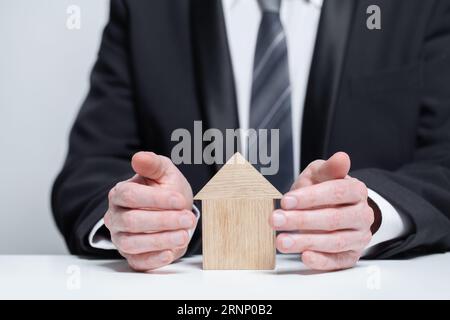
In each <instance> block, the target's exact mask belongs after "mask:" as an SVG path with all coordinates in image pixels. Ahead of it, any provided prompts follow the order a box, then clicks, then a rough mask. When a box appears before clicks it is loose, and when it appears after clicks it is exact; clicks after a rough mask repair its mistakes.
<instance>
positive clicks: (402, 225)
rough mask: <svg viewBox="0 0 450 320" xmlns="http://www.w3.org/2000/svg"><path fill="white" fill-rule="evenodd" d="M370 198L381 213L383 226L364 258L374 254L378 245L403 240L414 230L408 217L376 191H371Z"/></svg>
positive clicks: (374, 236) (373, 238)
mask: <svg viewBox="0 0 450 320" xmlns="http://www.w3.org/2000/svg"><path fill="white" fill-rule="evenodd" d="M369 198H370V199H372V200H373V202H375V204H376V205H377V206H378V208H379V209H380V211H381V216H382V219H381V225H380V228H379V229H378V231H377V232H376V233H375V234H374V235H373V237H372V240H371V241H370V243H369V245H368V246H367V248H366V249H365V250H364V254H363V256H366V255H369V254H371V253H372V251H373V249H374V248H375V246H376V245H378V244H380V243H383V242H386V241H389V240H393V239H397V238H401V237H403V236H405V235H407V234H408V233H410V232H411V230H412V224H411V221H410V220H409V218H408V217H407V216H405V215H404V214H401V213H400V212H398V211H397V210H396V209H395V208H394V207H393V206H392V205H391V204H390V203H389V202H388V201H387V200H386V199H384V198H383V197H382V196H380V195H379V194H378V193H376V192H375V191H373V190H371V189H369Z"/></svg>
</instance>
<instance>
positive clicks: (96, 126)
mask: <svg viewBox="0 0 450 320" xmlns="http://www.w3.org/2000/svg"><path fill="white" fill-rule="evenodd" d="M127 25H128V21H127V8H126V6H125V4H124V3H123V2H122V1H121V0H112V1H111V9H110V19H109V22H108V24H107V26H106V28H105V30H104V33H103V38H102V43H101V46H100V51H99V55H98V59H97V62H96V64H95V66H94V68H93V71H92V74H91V80H90V81H91V83H90V91H89V93H88V96H87V98H86V100H85V102H84V104H83V105H82V107H81V110H80V112H79V114H78V117H77V119H76V121H75V124H74V125H73V128H72V130H71V133H70V139H69V150H68V155H67V159H66V161H65V164H64V167H63V169H62V171H61V173H60V174H59V176H58V177H57V179H56V181H55V183H54V186H53V191H52V208H53V214H54V218H55V221H56V223H57V226H58V228H59V230H60V231H61V233H62V234H63V236H64V238H65V240H66V243H67V246H68V248H69V250H70V252H71V253H72V254H79V255H97V256H108V257H112V256H116V255H117V253H115V252H111V251H104V250H99V249H95V248H93V247H91V246H90V245H89V242H88V235H89V232H90V231H91V229H92V228H93V227H94V226H95V224H96V223H97V222H98V221H99V220H100V219H101V218H102V217H103V215H104V214H105V212H106V210H107V206H108V200H107V198H108V192H109V190H110V189H111V188H112V187H113V186H114V185H115V184H116V183H117V182H119V181H122V180H124V179H128V178H130V177H131V176H132V175H133V172H132V169H131V166H130V159H131V157H132V155H133V154H134V153H135V152H136V151H138V150H139V149H140V139H139V134H138V130H137V122H136V112H135V109H134V108H135V107H134V104H133V90H132V86H131V77H130V69H131V68H130V55H129V52H128V50H129V46H128V34H127V33H128V30H127V28H128V27H127Z"/></svg>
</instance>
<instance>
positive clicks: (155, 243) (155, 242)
mask: <svg viewBox="0 0 450 320" xmlns="http://www.w3.org/2000/svg"><path fill="white" fill-rule="evenodd" d="M148 245H149V247H150V248H151V249H152V251H160V250H162V249H163V247H164V244H163V241H162V240H161V238H160V237H158V236H156V235H154V236H150V237H149V238H148Z"/></svg>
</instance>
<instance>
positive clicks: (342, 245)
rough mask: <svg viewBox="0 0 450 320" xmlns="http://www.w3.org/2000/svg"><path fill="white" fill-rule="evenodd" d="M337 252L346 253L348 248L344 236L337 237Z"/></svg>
mask: <svg viewBox="0 0 450 320" xmlns="http://www.w3.org/2000/svg"><path fill="white" fill-rule="evenodd" d="M335 241H336V242H335V246H336V250H337V251H338V252H341V251H345V249H346V247H347V240H346V238H345V237H344V236H343V235H337V236H336V240H335Z"/></svg>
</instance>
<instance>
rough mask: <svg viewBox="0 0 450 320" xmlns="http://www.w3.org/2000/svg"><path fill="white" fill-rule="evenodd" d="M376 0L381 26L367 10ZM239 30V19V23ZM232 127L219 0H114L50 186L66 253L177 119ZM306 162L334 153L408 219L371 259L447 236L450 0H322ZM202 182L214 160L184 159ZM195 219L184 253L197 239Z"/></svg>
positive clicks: (444, 244)
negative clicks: (402, 233) (405, 230)
mask: <svg viewBox="0 0 450 320" xmlns="http://www.w3.org/2000/svg"><path fill="white" fill-rule="evenodd" d="M372 4H377V5H378V6H379V7H380V8H381V13H382V15H381V18H382V30H368V29H367V27H366V19H367V17H368V15H367V13H366V9H367V7H368V6H369V5H372ZM243 32H245V31H243ZM195 120H203V123H204V126H205V129H206V128H207V127H213V128H219V129H221V130H224V129H226V128H236V127H238V118H237V109H236V95H235V89H234V83H233V73H232V68H231V63H230V55H229V50H228V44H227V41H226V29H225V24H224V18H223V11H222V7H221V1H220V0H171V1H167V0H152V1H131V0H130V1H128V0H112V1H111V13H110V21H109V23H108V25H107V27H106V29H105V31H104V35H103V40H102V44H101V49H100V52H99V56H98V60H97V63H96V64H95V67H94V69H93V72H92V77H91V89H90V92H89V94H88V97H87V99H86V101H85V102H84V104H83V106H82V108H81V111H80V113H79V115H78V118H77V119H76V122H75V124H74V127H73V130H72V132H71V135H70V147H69V152H68V156H67V160H66V162H65V165H64V168H63V170H62V172H61V173H60V175H59V177H58V178H57V180H56V182H55V185H54V189H53V196H52V204H53V210H54V216H55V220H56V222H57V224H58V227H59V229H60V230H61V232H62V233H63V235H64V237H65V239H66V241H67V244H68V246H69V248H70V251H71V252H72V253H76V254H96V255H99V256H106V255H108V256H110V255H112V254H115V253H112V252H109V251H102V250H96V249H93V248H91V247H90V246H89V244H88V240H87V238H88V234H89V232H90V230H91V229H92V227H93V226H94V224H95V223H96V222H97V221H98V220H99V219H100V218H102V217H103V215H104V213H105V212H106V210H107V193H108V191H109V190H110V188H111V187H113V186H114V184H115V183H117V182H118V181H121V180H123V179H127V178H129V177H131V176H132V175H133V172H132V170H131V167H130V159H131V156H132V155H133V154H134V153H135V152H137V151H140V150H152V151H154V152H156V153H159V154H163V155H170V152H171V148H172V147H173V145H174V143H172V142H171V141H170V140H171V139H170V136H171V133H172V131H173V130H174V129H177V128H187V129H189V130H192V129H193V122H194V121H195ZM302 140H303V142H302V146H301V149H302V163H301V165H302V167H305V166H306V165H307V164H308V163H309V162H310V161H312V160H314V159H316V158H326V157H328V156H330V155H332V154H333V153H334V152H335V151H339V150H342V151H346V152H348V153H349V154H350V156H351V159H352V170H353V171H352V173H351V174H352V175H353V176H354V177H357V178H359V179H361V180H362V181H364V182H365V183H366V184H367V186H368V187H369V188H371V189H373V190H375V191H376V192H378V193H379V194H381V195H382V196H383V197H385V198H386V199H387V200H388V201H390V203H392V204H393V205H394V206H395V207H396V208H397V210H399V211H400V212H402V213H403V214H405V215H406V216H407V217H409V219H410V220H411V221H412V223H413V231H412V233H411V234H410V235H408V236H406V237H405V238H403V239H396V240H393V241H390V242H388V243H384V244H382V245H381V246H379V248H377V250H376V252H375V253H374V254H373V256H372V257H373V258H391V257H400V256H405V255H410V254H420V253H431V252H442V251H445V250H448V249H449V248H450V1H447V0H428V1H423V0H327V1H325V3H324V7H323V10H322V15H321V20H320V25H319V31H318V36H317V43H316V48H315V53H314V57H313V63H312V67H311V73H310V81H309V86H308V91H307V97H306V102H305V113H304V120H303V138H302ZM180 169H181V171H182V172H183V174H184V175H185V176H186V177H187V179H188V180H189V181H190V183H191V185H192V188H193V190H194V192H196V191H198V190H199V189H200V188H201V187H202V186H203V185H204V184H205V183H206V182H207V181H208V180H209V178H210V177H211V176H212V175H213V173H214V172H215V171H216V170H217V167H215V166H207V165H181V166H180ZM200 232H201V230H198V231H197V232H196V234H195V236H194V239H193V241H192V242H191V245H190V249H191V250H190V252H197V251H198V250H199V248H200Z"/></svg>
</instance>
